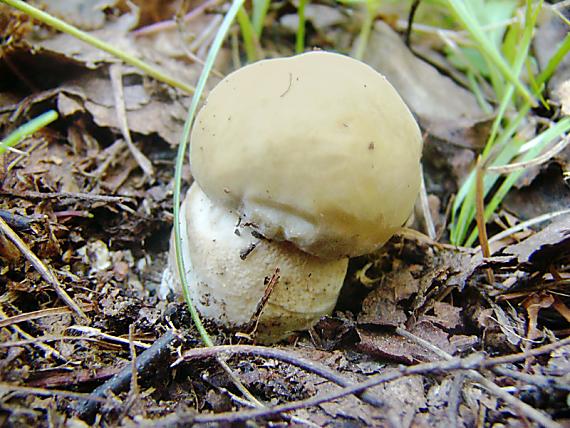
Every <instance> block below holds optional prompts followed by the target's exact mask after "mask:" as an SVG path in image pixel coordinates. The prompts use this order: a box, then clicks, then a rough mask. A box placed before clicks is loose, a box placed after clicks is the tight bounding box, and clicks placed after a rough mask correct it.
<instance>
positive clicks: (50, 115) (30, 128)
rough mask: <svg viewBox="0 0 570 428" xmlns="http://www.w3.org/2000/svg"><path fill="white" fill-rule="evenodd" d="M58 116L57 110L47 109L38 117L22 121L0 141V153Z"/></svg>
mask: <svg viewBox="0 0 570 428" xmlns="http://www.w3.org/2000/svg"><path fill="white" fill-rule="evenodd" d="M57 118H58V114H57V112H55V111H54V110H48V111H46V112H45V113H42V114H41V115H39V116H38V117H35V118H33V119H32V120H30V121H28V122H26V123H24V124H23V125H21V126H19V127H18V128H17V129H16V130H14V131H13V132H11V133H10V135H8V136H7V137H6V138H5V139H3V140H2V141H0V154H2V153H4V152H5V151H6V150H8V149H9V148H10V147H13V146H15V145H16V144H18V143H19V142H20V141H22V140H23V139H24V138H26V137H28V136H30V135H32V134H33V133H34V132H36V131H39V130H40V129H42V128H43V127H44V126H47V125H49V124H50V123H52V122H53V121H55V120H56V119H57Z"/></svg>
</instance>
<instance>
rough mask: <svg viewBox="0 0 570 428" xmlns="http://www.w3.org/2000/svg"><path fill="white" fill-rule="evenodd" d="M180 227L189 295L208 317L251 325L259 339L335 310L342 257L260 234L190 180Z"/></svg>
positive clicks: (344, 263) (172, 258) (343, 263)
mask: <svg viewBox="0 0 570 428" xmlns="http://www.w3.org/2000/svg"><path fill="white" fill-rule="evenodd" d="M181 226H182V232H183V233H182V255H183V257H184V264H185V268H186V269H187V272H186V277H187V278H188V282H189V284H190V290H189V291H190V297H191V299H192V302H193V303H194V305H195V306H196V309H198V311H199V312H200V313H201V314H202V315H203V316H205V317H206V318H208V319H212V320H215V321H216V322H218V323H219V324H222V325H224V326H226V327H230V328H233V329H240V330H243V329H249V330H253V332H254V333H255V337H256V339H257V340H258V341H260V342H265V343H270V342H275V341H277V340H280V339H283V338H285V337H287V336H288V335H290V334H291V332H293V331H295V330H303V329H306V328H309V327H310V326H312V325H313V324H314V323H315V322H316V321H318V320H319V319H320V318H321V317H322V316H323V315H327V314H330V313H331V311H332V310H333V307H334V306H335V304H336V300H337V297H338V294H339V292H340V288H341V287H342V283H343V281H344V277H345V274H346V269H347V265H348V259H346V258H343V259H338V260H322V259H320V258H318V257H315V256H311V255H309V254H306V253H304V252H303V251H301V250H299V249H297V248H295V246H294V245H292V244H291V243H289V242H275V241H269V240H267V239H264V238H263V237H260V236H259V235H258V234H257V233H255V230H254V229H253V228H252V227H251V226H248V225H246V224H243V223H240V222H239V217H238V216H237V215H236V214H235V213H233V212H231V211H228V210H227V209H225V208H224V207H222V206H220V205H218V204H214V203H212V201H211V200H209V199H208V197H207V196H206V195H205V194H204V192H202V189H200V187H199V186H198V185H197V184H196V183H194V184H193V185H192V186H191V188H190V190H189V191H188V193H187V195H186V199H185V200H184V202H183V205H182V207H181ZM173 249H174V245H173V243H172V242H171V252H170V257H169V265H170V267H171V269H172V270H173V271H174V272H176V275H177V274H178V272H177V269H176V260H175V253H174V250H173ZM169 280H170V281H173V278H170V279H169ZM174 281H175V282H177V281H178V280H177V279H176V280H174ZM170 287H172V285H170ZM175 287H178V286H177V285H175ZM266 297H268V300H267V302H265V301H264V298H266ZM250 324H251V325H250Z"/></svg>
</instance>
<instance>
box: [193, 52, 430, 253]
mask: <svg viewBox="0 0 570 428" xmlns="http://www.w3.org/2000/svg"><path fill="white" fill-rule="evenodd" d="M421 151H422V138H421V134H420V130H419V128H418V125H417V123H416V121H415V120H414V118H413V116H412V114H411V113H410V111H409V110H408V108H407V107H406V105H405V104H404V102H403V101H402V99H401V98H400V96H399V95H398V93H397V92H396V90H395V89H394V88H393V87H392V85H390V83H389V82H388V81H387V80H386V79H385V78H384V77H383V76H382V75H380V74H379V73H378V72H376V71H375V70H374V69H372V68H371V67H369V66H368V65H366V64H364V63H362V62H360V61H358V60H355V59H353V58H350V57H347V56H344V55H340V54H334V53H328V52H310V53H305V54H302V55H298V56H293V57H291V58H280V59H271V60H265V61H259V62H256V63H254V64H251V65H248V66H246V67H243V68H241V69H239V70H237V71H235V72H233V73H232V74H230V75H228V76H227V77H226V78H225V79H224V80H222V81H221V82H220V83H219V84H218V85H217V86H216V87H215V88H214V89H213V90H212V92H211V93H210V95H209V96H208V99H207V102H206V105H205V106H204V107H203V108H202V109H201V111H200V112H199V114H198V115H197V117H196V122H195V125H194V127H193V129H192V134H191V147H190V164H191V168H192V174H193V176H194V178H195V179H196V181H198V183H199V184H200V186H201V187H202V189H203V190H204V192H205V193H206V194H207V195H208V197H209V198H210V199H212V200H213V201H214V202H216V203H219V204H221V205H223V206H225V207H226V208H228V209H230V210H234V211H235V212H237V213H238V214H239V215H240V216H241V217H242V218H243V220H244V221H245V222H248V223H252V224H255V225H256V227H257V228H258V231H259V232H260V233H261V234H262V235H263V236H265V237H267V238H270V239H275V240H284V241H289V242H292V243H294V244H295V245H296V246H297V247H298V248H300V249H301V250H303V251H306V252H308V253H310V254H313V255H316V256H319V257H325V258H339V257H353V256H358V255H362V254H368V253H370V252H372V251H374V250H375V249H377V248H378V247H380V246H381V245H382V244H383V243H384V242H386V241H387V240H388V239H389V238H390V237H391V236H392V235H393V234H394V232H395V231H396V230H397V229H399V228H400V227H401V226H402V224H404V222H405V221H406V219H407V218H408V217H409V215H410V213H411V211H412V208H413V205H414V202H415V199H416V196H417V194H418V192H419V188H420V157H421Z"/></svg>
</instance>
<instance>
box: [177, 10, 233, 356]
mask: <svg viewBox="0 0 570 428" xmlns="http://www.w3.org/2000/svg"><path fill="white" fill-rule="evenodd" d="M243 3H244V0H234V1H233V2H232V5H231V7H230V9H229V10H228V12H227V13H226V16H225V17H224V20H223V21H222V24H221V25H220V28H219V29H218V32H217V34H216V37H215V38H214V41H213V42H212V45H211V46H210V51H209V52H208V56H207V57H206V61H205V63H204V68H203V70H202V73H201V74H200V78H199V79H198V84H197V85H196V91H195V93H194V96H193V97H192V102H191V104H190V109H189V111H188V117H187V118H186V122H185V123H184V129H183V131H182V136H181V138H180V145H179V146H178V154H177V157H176V168H175V173H174V248H175V252H176V264H177V267H178V272H181V274H180V281H181V282H182V291H183V294H184V299H185V300H186V304H187V305H188V310H189V311H190V315H191V316H192V320H193V321H194V324H195V325H196V328H197V329H198V332H199V333H200V337H201V338H202V341H203V342H204V344H205V345H206V346H212V345H213V342H212V339H211V338H210V336H209V335H208V332H207V331H206V329H205V328H204V325H203V324H202V321H201V320H200V315H199V314H198V311H196V308H195V307H194V304H193V303H192V299H191V297H190V292H189V284H188V280H187V278H186V275H184V274H183V272H186V267H185V265H184V259H183V257H182V244H181V236H182V234H181V229H180V202H181V201H180V193H181V190H182V168H183V166H184V158H185V157H186V148H187V147H188V142H189V140H190V131H191V130H192V124H193V122H194V117H195V116H196V111H197V110H198V104H199V102H200V98H201V97H202V93H203V92H204V88H205V87H206V81H207V80H208V77H209V75H210V72H211V70H212V68H213V67H214V62H215V60H216V57H217V55H218V52H219V51H220V48H221V47H222V43H223V41H224V39H225V37H226V34H227V32H228V30H229V28H230V26H231V24H232V22H233V21H234V19H235V18H236V15H237V14H238V12H239V10H240V8H241V7H242V5H243Z"/></svg>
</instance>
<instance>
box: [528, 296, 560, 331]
mask: <svg viewBox="0 0 570 428" xmlns="http://www.w3.org/2000/svg"><path fill="white" fill-rule="evenodd" d="M553 303H554V298H553V297H552V295H551V294H549V293H533V294H531V295H530V296H529V297H527V298H526V299H524V300H523V302H522V303H521V304H522V306H523V307H524V308H525V309H526V312H527V314H528V327H527V338H528V339H529V340H535V339H538V338H540V337H542V333H541V332H540V331H539V330H538V327H537V324H538V313H539V312H540V310H541V309H544V308H550V307H551V306H552V304H553Z"/></svg>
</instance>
